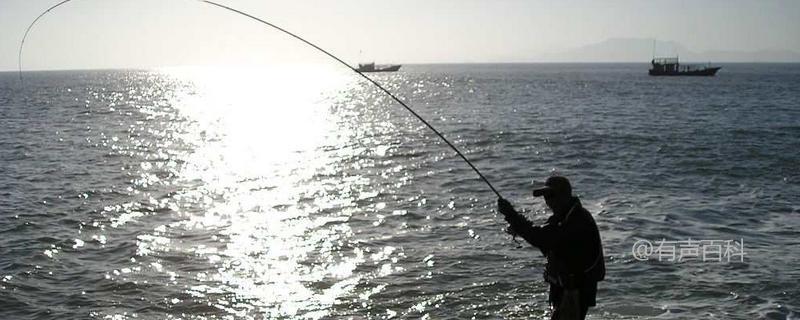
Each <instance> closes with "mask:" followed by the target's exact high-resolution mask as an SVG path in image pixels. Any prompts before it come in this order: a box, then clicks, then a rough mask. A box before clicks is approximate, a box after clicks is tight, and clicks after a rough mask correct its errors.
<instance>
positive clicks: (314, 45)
mask: <svg viewBox="0 0 800 320" xmlns="http://www.w3.org/2000/svg"><path fill="white" fill-rule="evenodd" d="M195 1H198V2H202V3H205V4H208V5H211V6H214V7H216V8H220V9H224V10H227V11H229V12H233V13H235V14H238V15H240V16H243V17H247V18H250V19H252V20H254V21H256V22H258V23H261V24H262V25H265V26H268V27H271V28H273V29H275V30H278V31H280V32H282V33H284V34H286V35H289V36H291V37H292V38H295V39H297V40H300V41H302V42H303V43H305V44H307V45H309V46H311V47H312V48H314V49H316V50H318V51H319V52H322V53H324V54H325V55H327V56H328V57H330V58H331V59H333V60H336V61H337V62H339V63H341V64H342V65H344V66H345V67H347V68H348V69H350V70H351V71H353V72H355V73H357V74H358V75H360V76H361V77H362V78H364V79H366V80H367V81H369V82H370V83H372V84H373V85H375V86H376V87H378V89H380V90H381V91H383V92H384V93H385V94H387V95H388V96H389V97H391V98H392V99H394V101H396V102H397V103H399V104H400V105H401V106H403V108H405V109H406V110H408V112H410V113H411V114H412V115H414V117H416V118H417V119H418V120H419V121H421V122H422V123H423V124H425V126H427V127H428V129H430V130H431V131H433V133H435V134H436V135H437V136H438V137H439V138H441V139H442V141H444V142H445V143H446V144H447V146H449V147H450V148H451V149H453V151H455V152H456V154H458V156H459V157H461V159H462V160H464V162H466V163H467V164H468V165H469V167H470V168H472V170H473V171H475V173H476V174H478V177H480V178H481V180H483V182H484V183H486V185H487V186H489V189H491V190H492V192H494V194H495V195H497V197H498V198H500V199H502V198H503V196H501V195H500V193H499V192H498V191H497V189H495V188H494V186H493V185H492V183H491V182H489V180H488V179H486V177H485V176H484V175H483V174H482V173H481V172H480V170H478V168H477V167H475V165H474V164H472V161H469V159H467V157H466V156H465V155H464V154H463V153H462V152H461V150H459V149H458V148H456V146H455V145H453V143H451V142H450V140H447V138H445V137H444V135H443V134H442V133H441V132H439V130H436V128H434V127H433V125H431V124H430V123H428V121H427V120H425V119H424V118H422V116H420V115H419V114H418V113H417V112H416V111H414V109H412V108H411V107H409V106H408V105H407V104H406V103H405V102H403V100H401V99H400V98H398V97H397V96H395V95H394V94H393V93H392V92H390V91H389V90H387V89H386V88H384V87H383V86H382V85H380V83H378V82H376V81H375V80H372V78H370V77H368V76H367V75H365V74H364V73H362V72H361V71H359V70H358V69H356V68H353V67H352V66H351V65H349V64H347V62H344V61H343V60H342V59H339V57H337V56H335V55H333V54H332V53H330V52H328V51H327V50H325V49H323V48H321V47H319V46H317V45H316V44H314V43H312V42H310V41H308V40H306V39H304V38H303V37H300V36H299V35H297V34H294V33H292V32H290V31H288V30H286V29H284V28H281V27H279V26H277V25H275V24H273V23H270V22H267V21H266V20H263V19H261V18H258V17H256V16H253V15H251V14H249V13H246V12H244V11H241V10H238V9H235V8H232V7H229V6H226V5H223V4H220V3H217V2H214V1H208V0H195ZM68 2H72V0H63V1H61V2H59V3H56V4H55V5H53V6H51V7H50V8H48V9H47V10H45V11H43V12H42V13H41V14H39V16H37V17H36V19H34V20H33V22H31V24H30V25H29V26H28V28H27V29H26V30H25V34H24V35H23V36H22V41H21V42H20V44H19V54H18V56H17V63H18V67H19V79H20V81H22V49H23V47H24V45H25V39H27V38H28V33H30V31H31V29H32V28H33V26H34V25H35V24H36V22H38V21H39V19H41V18H42V17H43V16H45V15H46V14H47V13H49V12H50V11H52V10H53V9H55V8H57V7H60V6H62V5H64V4H66V3H68Z"/></svg>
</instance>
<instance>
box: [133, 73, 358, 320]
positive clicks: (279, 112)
mask: <svg viewBox="0 0 800 320" xmlns="http://www.w3.org/2000/svg"><path fill="white" fill-rule="evenodd" d="M169 72H170V73H171V74H172V75H174V76H176V77H179V78H183V79H188V80H189V81H191V82H192V83H193V84H194V86H192V88H191V91H190V92H189V93H187V95H186V96H184V97H181V103H182V104H181V106H179V109H180V110H181V112H182V113H184V114H185V115H186V116H187V117H188V118H191V119H193V120H194V121H195V122H196V128H199V129H198V132H195V133H193V134H188V136H189V137H194V140H195V141H190V142H191V143H192V144H193V145H194V146H195V147H194V150H193V153H192V155H191V156H190V157H189V158H188V160H187V163H186V167H185V170H183V172H182V173H181V178H182V179H184V181H186V182H187V183H194V185H195V186H196V188H194V189H192V190H187V191H186V192H184V193H183V194H181V195H179V196H176V197H177V198H180V199H181V200H180V201H182V202H183V203H181V207H182V208H183V210H185V211H186V212H183V214H185V215H186V216H187V217H188V220H186V221H184V222H182V223H180V224H179V225H176V226H174V227H182V228H184V229H186V230H198V229H199V230H203V231H207V232H208V233H212V234H213V238H212V239H214V241H213V242H207V243H203V244H186V245H188V246H191V248H184V249H178V250H185V251H187V252H192V253H194V254H195V255H199V256H203V257H205V258H206V259H208V261H209V263H210V264H213V265H215V266H217V268H218V269H216V270H217V271H216V274H214V275H210V274H205V273H203V274H198V275H197V277H198V278H204V277H208V279H209V280H212V281H216V282H217V283H219V285H221V286H222V288H213V287H209V286H208V285H198V286H194V287H192V288H190V289H189V293H190V294H192V295H193V296H205V295H208V294H213V293H215V292H220V289H222V291H227V292H230V293H233V294H235V295H236V298H235V299H232V300H231V299H220V300H218V301H215V302H214V304H215V307H217V308H219V309H223V310H226V311H227V312H230V313H232V314H234V315H237V316H241V315H245V314H254V313H255V314H264V315H267V316H292V315H296V314H297V312H298V311H300V310H304V311H305V312H306V313H304V316H313V317H321V316H324V315H325V314H326V313H325V310H326V308H328V307H330V306H331V305H332V304H333V303H334V302H335V301H336V299H337V298H338V297H340V296H341V295H343V294H345V293H348V292H351V291H352V290H353V289H354V288H355V285H356V284H357V283H358V282H359V279H360V278H359V276H358V275H355V274H354V272H353V271H354V270H355V268H356V267H357V266H358V265H359V264H361V263H362V262H363V261H364V259H365V258H364V255H365V254H364V252H362V251H361V249H359V248H358V247H357V246H354V245H352V243H351V242H352V241H353V240H352V239H351V238H352V231H351V230H350V227H349V226H348V225H347V224H345V223H343V222H346V221H347V220H348V219H349V216H350V215H351V214H352V212H353V207H354V206H355V204H354V203H353V202H352V201H355V200H356V198H354V199H352V200H350V199H342V198H341V197H338V199H337V197H336V195H335V193H336V192H338V191H336V188H338V190H342V189H347V188H346V187H343V186H341V185H339V184H345V183H348V182H347V181H339V180H333V181H331V180H330V179H328V181H326V180H325V179H324V178H319V177H318V174H319V173H320V172H328V171H330V170H331V169H330V168H328V167H329V166H332V165H336V159H334V158H331V156H326V155H325V153H323V152H321V151H320V150H321V149H323V148H324V147H325V146H330V145H337V144H339V140H341V139H344V137H347V136H349V134H348V133H347V132H343V131H342V130H344V129H340V128H337V120H336V119H335V115H334V114H331V113H330V101H327V100H325V97H324V96H323V95H322V94H323V93H327V92H334V91H335V90H342V89H343V88H346V87H347V86H348V85H352V83H353V82H354V80H353V78H352V77H349V76H348V75H346V74H344V73H342V72H336V70H316V69H313V68H311V67H306V68H305V69H304V68H297V67H292V68H290V67H283V68H270V69H261V70H255V71H253V70H244V69H239V70H236V69H186V68H184V69H173V70H169ZM350 183H365V182H363V181H358V180H354V181H351V182H350ZM337 185H338V186H337ZM329 192H334V194H328V193H329ZM326 200H331V201H326ZM314 213H325V214H314ZM142 243H143V244H147V243H151V244H152V243H153V242H152V241H150V242H147V241H143V242H142ZM162 244H163V243H162ZM176 246H177V245H176ZM345 248H347V249H345ZM144 249H145V250H146V249H147V248H144ZM173 249H177V248H173ZM334 249H335V250H334ZM244 302H247V303H244ZM308 312H310V313H308Z"/></svg>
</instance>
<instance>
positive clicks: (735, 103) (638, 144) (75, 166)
mask: <svg viewBox="0 0 800 320" xmlns="http://www.w3.org/2000/svg"><path fill="white" fill-rule="evenodd" d="M646 69H647V66H646V65H639V64H573V65H559V64H542V65H539V64H529V65H513V64H512V65H416V66H414V65H412V66H404V67H403V69H402V71H401V72H398V73H388V74H374V75H370V76H371V77H374V78H375V79H376V80H377V81H379V82H380V83H382V84H385V85H386V86H387V87H388V88H389V89H390V90H393V91H394V92H396V93H397V94H398V95H399V96H401V97H403V98H404V99H405V100H406V101H408V102H409V103H410V104H411V105H412V106H414V107H415V108H416V109H417V110H418V111H419V113H420V114H421V115H422V116H424V117H425V118H427V119H429V120H430V121H431V123H432V124H433V125H434V126H436V127H437V128H439V129H440V130H441V131H442V132H444V133H445V135H446V136H447V137H449V138H450V139H452V140H453V142H454V143H455V144H456V145H457V146H459V147H460V148H461V149H462V150H463V151H464V152H465V154H466V155H467V156H468V157H470V158H471V159H473V160H474V161H475V164H476V165H477V166H478V167H479V168H480V169H482V171H483V172H484V174H485V175H486V176H487V177H488V178H489V180H491V181H492V182H493V183H494V184H495V186H496V187H497V188H498V189H499V190H500V192H501V193H502V194H503V195H504V196H505V197H506V198H508V199H510V200H511V201H512V202H513V203H514V204H515V205H516V206H517V207H518V208H522V209H524V210H525V211H526V214H527V215H528V216H529V217H530V218H531V219H533V220H536V221H543V220H544V219H545V218H546V216H547V215H548V213H547V211H545V207H544V205H543V203H542V201H541V200H539V199H534V198H533V197H531V196H530V190H531V188H533V187H534V186H536V185H538V184H540V183H541V181H543V180H544V179H545V178H546V177H547V176H549V175H550V174H552V173H554V172H557V173H561V174H563V175H566V176H567V177H569V178H570V179H571V180H572V182H573V185H574V189H575V191H576V193H577V194H578V195H579V196H580V197H581V199H582V201H583V203H584V205H585V206H586V207H587V208H588V209H589V210H590V211H591V212H592V213H593V214H594V216H595V219H596V220H597V223H598V225H599V227H600V231H601V235H602V238H603V244H604V246H605V251H606V264H607V267H608V276H607V278H606V281H604V282H601V283H600V289H599V293H598V306H597V307H595V308H593V309H591V311H590V319H640V318H643V319H647V318H658V319H695V318H712V319H713V318H719V319H754V318H766V319H797V318H798V317H800V303H798V301H800V289H799V288H798V283H800V268H799V267H798V266H800V240H798V239H800V231H799V230H800V197H798V195H799V194H800V153H799V152H798V151H800V102H798V101H800V65H797V64H794V65H791V64H757V65H749V64H733V65H725V66H724V67H723V69H722V70H721V71H720V72H719V74H718V75H717V76H716V77H711V78H703V77H699V78H666V77H665V78H657V77H648V76H647V75H646V72H647V71H646ZM348 72H349V71H347V70H341V69H336V68H320V67H308V66H307V67H300V66H296V67H270V68H263V69H253V70H247V69H212V68H206V69H190V68H178V69H165V70H155V71H63V72H30V73H26V75H25V79H24V82H23V83H20V82H19V80H18V79H17V74H16V73H0V318H2V319H86V318H96V319H105V318H109V319H134V318H136V319H263V318H304V319H305V318H310V319H318V318H345V317H346V318H351V317H352V318H356V319H367V318H369V319H372V318H375V319H378V318H392V317H394V318H426V319H427V318H430V319H443V318H449V319H464V318H471V317H476V318H509V319H522V318H534V319H542V318H547V317H549V312H548V311H547V286H546V284H545V283H544V282H543V281H542V276H541V272H542V268H543V265H544V259H543V257H542V256H541V254H540V253H539V251H538V250H536V249H535V248H531V247H528V246H524V247H518V246H517V244H516V243H514V242H513V241H512V240H511V237H510V236H509V235H507V234H505V233H504V232H503V231H502V230H503V229H504V222H503V220H502V219H500V218H498V216H497V215H496V213H495V212H494V208H495V200H496V198H495V196H494V195H493V194H492V193H491V192H490V190H489V189H488V187H487V186H486V185H484V184H483V183H482V182H481V181H480V180H479V179H478V178H477V176H476V175H475V174H474V173H473V172H472V171H471V170H470V169H469V167H468V166H467V165H466V164H465V163H463V162H462V161H461V160H460V159H459V158H458V157H457V156H456V155H455V154H454V153H453V152H452V151H451V150H450V149H448V148H447V146H446V145H445V144H444V143H443V142H441V141H440V140H438V138H437V137H435V136H434V135H433V134H432V133H431V132H429V131H428V130H427V129H426V128H425V127H424V126H423V125H422V124H421V123H419V122H418V121H417V120H416V119H414V118H412V117H411V116H410V114H408V113H407V112H406V111H405V110H403V109H402V108H401V107H400V106H398V105H396V104H395V103H393V102H392V101H391V100H389V99H388V98H387V97H385V96H383V95H382V94H381V93H380V92H378V91H377V90H376V89H375V88H373V87H370V86H369V85H368V84H367V83H366V82H365V81H363V80H359V79H357V77H356V76H354V75H353V74H351V73H348ZM642 239H646V240H650V241H653V242H656V241H659V240H662V239H666V240H687V239H708V240H737V241H743V248H744V252H745V255H744V257H743V261H740V260H739V259H734V261H732V262H722V263H720V262H716V261H701V260H700V259H687V260H685V261H680V262H670V261H657V260H654V259H652V258H651V259H650V260H649V261H639V260H637V259H635V258H634V257H633V256H632V254H631V250H632V246H633V245H634V243H635V242H636V241H638V240H642Z"/></svg>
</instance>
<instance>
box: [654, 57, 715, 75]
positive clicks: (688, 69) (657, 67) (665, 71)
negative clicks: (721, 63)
mask: <svg viewBox="0 0 800 320" xmlns="http://www.w3.org/2000/svg"><path fill="white" fill-rule="evenodd" d="M650 64H651V65H652V66H653V67H652V68H650V70H649V74H650V75H651V76H713V75H714V74H716V73H717V71H719V69H721V68H722V67H712V66H710V65H706V66H698V65H685V66H682V65H681V64H680V63H679V62H678V57H675V58H653V60H651V61H650Z"/></svg>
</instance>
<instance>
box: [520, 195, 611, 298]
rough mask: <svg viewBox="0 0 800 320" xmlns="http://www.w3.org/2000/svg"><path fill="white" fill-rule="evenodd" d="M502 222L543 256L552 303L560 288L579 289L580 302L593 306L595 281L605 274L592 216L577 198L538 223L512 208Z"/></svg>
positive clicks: (601, 249)
mask: <svg viewBox="0 0 800 320" xmlns="http://www.w3.org/2000/svg"><path fill="white" fill-rule="evenodd" d="M506 221H508V222H509V224H511V228H512V230H513V231H514V232H515V233H516V234H517V235H519V236H521V237H522V238H524V239H525V241H528V242H529V243H530V244H531V245H533V246H534V247H537V248H539V250H541V251H542V253H543V254H544V255H545V256H546V257H547V265H546V267H545V281H547V282H549V283H550V301H551V302H552V303H556V304H557V303H558V302H559V301H558V300H559V299H560V297H561V293H562V292H563V289H564V288H579V289H580V300H581V304H583V305H585V306H594V305H595V297H596V295H597V282H598V281H601V280H603V279H604V278H605V274H606V267H605V261H604V257H603V245H602V243H601V241H600V232H599V231H598V230H597V224H596V223H595V222H594V218H592V215H591V214H590V213H589V211H587V210H586V209H584V208H583V206H581V202H580V200H578V198H575V197H573V198H572V205H571V209H570V210H569V212H567V213H563V214H560V215H556V214H554V215H552V216H550V218H548V219H547V223H545V224H544V225H541V226H534V225H533V223H532V222H531V221H530V220H528V219H527V218H525V217H524V216H522V215H520V214H519V213H517V212H515V211H513V210H511V212H510V213H506Z"/></svg>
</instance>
